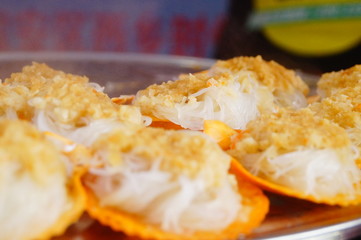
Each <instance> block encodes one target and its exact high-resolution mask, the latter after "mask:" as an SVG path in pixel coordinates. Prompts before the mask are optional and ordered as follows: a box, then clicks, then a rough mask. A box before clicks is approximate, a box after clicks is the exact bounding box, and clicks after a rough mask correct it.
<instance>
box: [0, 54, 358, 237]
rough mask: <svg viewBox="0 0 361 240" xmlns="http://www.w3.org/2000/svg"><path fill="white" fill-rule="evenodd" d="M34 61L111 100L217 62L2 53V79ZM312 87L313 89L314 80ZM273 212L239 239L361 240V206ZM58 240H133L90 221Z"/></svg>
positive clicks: (276, 204)
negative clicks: (97, 87) (91, 85)
mask: <svg viewBox="0 0 361 240" xmlns="http://www.w3.org/2000/svg"><path fill="white" fill-rule="evenodd" d="M32 61H36V62H44V63H47V64H48V65H50V66H51V67H53V68H56V69H60V70H63V71H65V72H69V73H73V74H80V75H85V76H88V77H89V79H90V80H91V81H93V82H98V83H99V84H101V85H103V86H105V91H106V92H107V93H108V94H109V95H110V96H111V97H115V96H119V95H123V94H133V93H135V92H136V91H137V90H139V89H142V88H144V87H146V86H148V85H150V84H152V83H159V82H163V81H168V80H172V79H174V78H176V77H177V76H178V75H179V74H180V73H189V72H196V71H200V70H202V69H206V68H208V67H209V66H210V65H211V64H213V63H214V60H212V59H199V58H193V57H178V56H163V55H144V54H116V53H76V52H73V53H30V52H27V53H20V52H19V53H1V54H0V78H1V79H4V78H6V77H8V76H10V74H11V73H13V72H17V71H20V70H21V68H22V67H23V66H24V65H26V64H30V63H31V62H32ZM309 84H311V85H312V84H314V78H310V81H309ZM267 195H268V196H269V197H270V200H271V210H270V212H269V213H268V215H267V217H266V220H265V221H264V222H263V224H262V225H261V226H260V227H259V228H257V229H256V230H255V231H254V233H253V234H251V235H249V236H247V237H242V236H240V239H247V240H250V239H266V240H294V239H322V240H324V239H352V238H356V237H357V236H361V206H354V207H347V208H341V207H331V206H326V205H321V204H313V203H310V202H307V201H303V200H298V199H293V198H288V197H282V196H278V195H274V194H270V193H267ZM55 239H57V240H65V239H66V240H82V239H84V240H99V239H102V240H110V239H112V240H118V239H119V240H120V239H122V240H123V239H134V238H129V237H127V236H124V235H123V234H121V233H115V232H113V231H112V230H111V229H110V228H107V227H104V226H101V225H100V224H98V223H97V222H96V221H93V220H91V219H89V218H88V217H87V216H86V215H84V216H83V218H82V219H81V220H80V221H79V222H78V223H77V224H74V225H73V226H71V227H70V228H69V230H68V231H67V232H66V234H65V235H63V236H61V237H57V238H55Z"/></svg>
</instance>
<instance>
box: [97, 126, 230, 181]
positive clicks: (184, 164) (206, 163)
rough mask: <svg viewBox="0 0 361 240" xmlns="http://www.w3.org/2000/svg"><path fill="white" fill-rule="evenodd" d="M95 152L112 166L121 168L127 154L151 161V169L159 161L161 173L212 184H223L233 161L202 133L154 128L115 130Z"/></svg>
mask: <svg viewBox="0 0 361 240" xmlns="http://www.w3.org/2000/svg"><path fill="white" fill-rule="evenodd" d="M92 151H93V152H95V153H96V152H98V153H101V154H105V155H106V158H107V159H109V162H110V164H112V165H121V164H122V163H123V161H124V155H127V154H130V155H131V156H134V157H135V158H140V159H142V161H145V162H148V166H147V167H150V166H152V165H153V164H154V162H155V161H159V170H161V171H165V172H169V173H172V174H173V175H174V176H182V175H185V176H187V177H189V178H191V179H194V178H196V177H198V176H201V178H203V179H204V180H205V181H206V182H207V183H209V185H217V184H218V183H220V182H223V180H224V179H225V178H226V176H227V175H228V169H229V167H230V160H231V158H230V156H228V155H227V154H225V153H224V152H223V151H222V150H221V149H220V148H219V147H218V145H217V144H216V143H215V142H213V141H211V140H210V139H208V138H207V137H205V136H204V135H203V134H201V133H197V132H188V131H187V132H184V131H175V130H164V129H161V128H151V127H147V128H140V129H138V130H137V131H127V130H122V129H118V130H116V131H113V132H112V133H109V134H107V135H105V136H103V137H101V138H100V139H99V140H98V141H96V142H95V143H94V145H93V146H92Z"/></svg>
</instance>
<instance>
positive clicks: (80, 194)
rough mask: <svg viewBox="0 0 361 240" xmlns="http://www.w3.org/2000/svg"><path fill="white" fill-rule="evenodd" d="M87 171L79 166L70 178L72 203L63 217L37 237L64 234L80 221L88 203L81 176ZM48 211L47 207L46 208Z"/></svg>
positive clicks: (69, 189)
mask: <svg viewBox="0 0 361 240" xmlns="http://www.w3.org/2000/svg"><path fill="white" fill-rule="evenodd" d="M84 173H85V169H83V168H77V169H75V170H74V173H73V175H72V177H71V179H70V180H69V184H68V186H67V188H68V195H69V196H70V197H71V201H69V202H71V203H72V205H71V207H70V208H69V209H68V210H67V211H66V212H64V213H63V214H62V215H61V217H60V218H59V219H58V220H57V221H56V222H55V223H54V224H53V226H52V227H50V228H49V229H47V231H45V232H43V233H42V234H41V235H40V236H38V237H37V238H36V239H39V240H40V239H50V238H51V237H54V236H59V235H62V234H63V233H64V232H65V230H66V229H67V228H68V227H69V226H70V225H71V224H73V223H75V222H76V221H78V219H79V218H80V216H81V215H82V214H83V213H84V210H85V205H86V192H85V189H84V187H83V185H82V183H81V177H82V175H83V174H84ZM44 210H45V211H46V209H44Z"/></svg>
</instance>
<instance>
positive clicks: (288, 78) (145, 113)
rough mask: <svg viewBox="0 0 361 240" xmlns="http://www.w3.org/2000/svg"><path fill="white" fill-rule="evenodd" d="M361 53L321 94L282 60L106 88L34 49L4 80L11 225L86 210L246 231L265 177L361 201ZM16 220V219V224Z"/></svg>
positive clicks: (188, 235) (27, 234) (2, 225)
mask: <svg viewBox="0 0 361 240" xmlns="http://www.w3.org/2000/svg"><path fill="white" fill-rule="evenodd" d="M359 82H361V66H354V67H353V68H350V69H347V70H341V71H339V72H332V73H325V74H324V75H322V77H321V78H320V80H319V82H318V90H317V91H318V96H317V97H315V96H312V98H309V96H308V92H309V88H308V86H307V85H306V84H305V83H304V81H303V80H302V79H301V77H300V76H298V75H296V73H295V72H294V71H292V70H290V69H286V68H284V67H283V66H281V65H279V64H277V63H276V62H274V61H265V60H263V59H262V58H261V57H260V56H257V57H236V58H233V59H229V60H226V61H217V62H216V63H215V64H214V65H213V66H211V67H210V68H209V69H207V70H205V71H202V72H198V73H194V74H182V75H180V76H179V78H178V79H177V80H174V81H169V82H165V83H162V84H154V85H151V86H149V87H147V88H146V89H143V90H140V91H138V92H137V93H136V94H135V95H134V96H120V97H118V98H109V97H108V96H107V95H106V94H105V93H104V92H103V88H102V87H101V86H99V85H98V84H96V83H92V82H89V80H88V78H86V77H83V76H76V75H72V74H67V73H64V72H62V71H59V70H54V69H52V68H50V67H49V66H47V65H46V64H40V63H33V64H32V65H29V66H25V67H24V68H23V70H22V71H21V72H19V73H13V74H12V75H11V76H10V77H9V78H7V79H4V80H3V81H2V82H1V84H0V155H1V158H0V213H1V214H0V239H2V240H8V239H9V240H10V239H19V240H32V239H50V238H52V237H55V236H60V235H62V234H64V232H65V231H66V229H67V228H69V227H70V226H71V225H72V224H74V223H76V222H77V221H79V219H80V218H81V216H82V215H83V214H85V213H86V214H88V215H89V216H90V217H91V218H93V219H95V220H97V221H99V222H100V223H101V224H103V225H105V226H109V227H111V228H112V229H113V230H114V231H119V232H121V233H124V234H126V235H128V236H131V237H137V238H140V239H155V240H169V239H186V240H187V239H189V240H193V239H194V240H196V239H207V240H212V239H214V240H219V239H236V238H238V237H239V236H242V235H247V234H250V233H252V231H253V230H254V229H256V228H257V227H258V226H259V225H260V224H261V223H262V221H263V220H264V219H265V217H266V214H267V212H268V211H269V205H270V203H269V199H268V197H267V196H266V195H265V194H264V192H263V191H264V190H265V191H272V192H275V193H278V194H282V195H287V196H291V197H295V198H300V199H304V200H308V201H312V202H315V203H323V204H329V205H338V206H350V205H356V204H360V203H361V170H360V166H361V157H360V149H361V107H360V106H361V100H360V97H359V96H358V94H357V93H358V89H359V88H361V84H360V83H359ZM14 229H18V230H17V231H14Z"/></svg>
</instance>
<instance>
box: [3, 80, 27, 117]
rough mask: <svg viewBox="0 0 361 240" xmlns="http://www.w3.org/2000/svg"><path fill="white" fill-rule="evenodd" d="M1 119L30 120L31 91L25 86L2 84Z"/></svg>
mask: <svg viewBox="0 0 361 240" xmlns="http://www.w3.org/2000/svg"><path fill="white" fill-rule="evenodd" d="M0 99H1V101H0V117H8V118H11V117H14V118H17V117H19V118H20V119H30V118H31V116H32V115H33V113H32V109H30V108H29V106H28V105H27V100H28V99H29V90H28V88H26V87H24V86H9V85H7V84H2V83H0Z"/></svg>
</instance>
